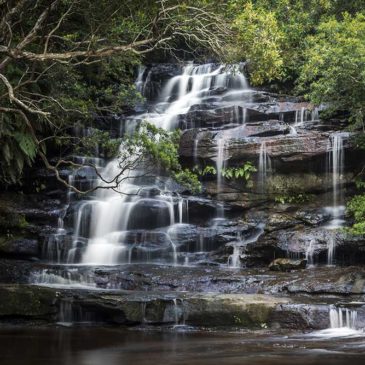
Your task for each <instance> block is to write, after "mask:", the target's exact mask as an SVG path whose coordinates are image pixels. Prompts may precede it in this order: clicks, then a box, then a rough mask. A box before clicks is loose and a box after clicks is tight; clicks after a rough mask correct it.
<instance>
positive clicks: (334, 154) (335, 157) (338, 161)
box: [325, 133, 348, 265]
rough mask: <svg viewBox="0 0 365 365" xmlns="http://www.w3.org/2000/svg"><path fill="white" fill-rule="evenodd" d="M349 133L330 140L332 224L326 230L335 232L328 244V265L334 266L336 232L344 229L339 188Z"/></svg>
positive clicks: (342, 203)
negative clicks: (344, 145) (344, 146)
mask: <svg viewBox="0 0 365 365" xmlns="http://www.w3.org/2000/svg"><path fill="white" fill-rule="evenodd" d="M347 137H348V134H347V133H335V134H333V135H332V136H331V138H330V145H329V153H328V174H329V176H330V178H331V179H332V206H328V207H326V208H325V210H326V211H327V212H328V213H329V214H330V215H331V220H330V222H329V223H328V224H327V225H326V227H325V228H326V229H328V230H333V231H334V232H333V233H332V234H331V235H330V237H329V240H328V242H327V264H328V265H333V261H334V254H335V250H336V232H335V230H337V229H339V228H341V227H343V225H344V223H345V221H344V214H345V206H344V197H343V189H342V188H341V187H340V186H339V185H340V184H341V183H342V180H343V172H344V165H345V151H344V148H343V140H344V138H347Z"/></svg>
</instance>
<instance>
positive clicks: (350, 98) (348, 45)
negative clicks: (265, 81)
mask: <svg viewBox="0 0 365 365" xmlns="http://www.w3.org/2000/svg"><path fill="white" fill-rule="evenodd" d="M306 43H307V46H306V52H305V53H306V59H305V62H304V64H303V66H302V68H301V73H300V77H299V80H298V84H299V91H300V92H304V93H305V95H306V97H307V98H309V99H310V100H312V101H313V102H314V103H316V104H320V103H326V105H327V107H328V110H330V111H331V110H332V111H336V110H342V111H349V112H350V114H351V117H350V120H351V121H352V122H353V123H354V124H355V126H362V128H364V125H363V123H364V118H365V16H364V15H362V14H357V15H356V16H351V15H349V14H344V17H343V20H337V19H336V18H334V17H333V18H331V19H328V20H326V21H324V22H322V23H321V24H320V25H319V26H318V29H317V34H315V35H313V36H309V37H308V38H307V41H306Z"/></svg>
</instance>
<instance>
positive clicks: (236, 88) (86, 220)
mask: <svg viewBox="0 0 365 365" xmlns="http://www.w3.org/2000/svg"><path fill="white" fill-rule="evenodd" d="M150 80H151V71H150V70H148V69H146V68H144V67H141V68H140V70H139V74H138V77H137V81H136V88H137V90H139V91H140V92H141V93H142V94H144V95H146V94H150V92H147V91H148V90H150V88H149V83H150ZM247 89H248V86H247V82H246V79H245V77H244V75H243V74H242V73H241V72H239V71H237V70H235V69H231V68H227V67H225V66H223V65H214V64H206V65H193V64H187V65H186V66H185V67H183V69H182V73H181V74H180V75H177V76H174V77H172V78H171V79H170V80H169V81H168V82H167V83H166V85H165V86H164V88H163V89H162V90H161V92H160V93H159V95H158V96H157V100H158V101H157V103H155V104H154V105H153V107H152V108H150V109H151V110H153V111H152V112H148V113H142V114H137V115H135V116H133V117H129V118H128V120H127V127H126V128H125V131H126V132H127V133H129V132H131V131H132V130H133V128H134V127H135V126H136V125H138V124H139V123H140V122H141V121H143V120H147V121H148V122H149V123H151V124H154V125H156V126H157V127H162V128H164V129H166V130H172V129H175V128H176V127H178V126H179V127H184V123H185V122H186V121H184V120H185V119H184V118H185V117H184V116H185V115H187V113H188V112H189V111H190V110H191V108H192V107H196V106H199V105H201V104H204V103H206V102H207V100H209V99H210V98H212V95H214V98H215V100H217V101H219V100H220V103H219V104H220V106H221V107H222V106H231V107H233V108H234V111H235V112H234V113H233V121H234V122H237V124H240V123H241V120H242V118H243V119H244V118H245V117H244V116H243V115H242V116H241V112H239V110H240V109H239V107H240V108H241V109H242V108H243V105H244V103H243V104H242V101H241V99H240V98H241V95H242V92H245V91H246V90H247ZM215 90H217V92H215ZM222 90H223V92H222ZM225 98H227V99H228V101H224V99H225ZM242 110H243V109H242ZM238 119H239V120H238ZM181 123H182V124H181ZM224 143H225V141H224V138H222V139H221V140H218V158H217V176H218V180H217V185H218V191H219V190H220V188H221V182H222V180H221V176H222V174H221V173H222V168H223V166H224ZM197 148H198V141H197V143H196V149H197ZM120 152H121V153H123V145H121V147H120ZM99 165H102V163H99ZM141 169H142V170H141ZM118 173H119V166H118V161H117V160H113V161H110V162H109V163H108V164H107V165H106V166H105V167H103V168H101V175H102V176H103V177H104V178H105V179H106V180H109V181H110V180H113V178H114V177H115V176H116V175H117V174H118ZM140 175H143V167H140V168H138V169H135V170H133V171H129V172H125V173H124V175H123V176H122V177H121V180H122V182H121V183H120V184H119V186H118V187H117V189H115V190H117V191H115V190H111V189H101V190H98V191H97V192H96V193H95V194H94V195H93V196H91V197H90V199H89V200H85V201H81V202H79V204H78V209H77V213H76V214H75V223H74V232H73V240H72V242H73V243H72V247H71V248H70V249H69V250H68V252H67V254H66V260H67V261H68V262H69V263H77V262H80V261H81V262H82V263H83V264H103V265H113V264H118V263H131V262H167V263H172V264H176V263H178V262H179V257H180V256H181V255H182V254H181V253H180V248H179V244H177V243H176V242H175V240H174V239H175V237H178V236H179V234H180V233H179V232H180V231H184V229H186V228H185V226H186V223H185V222H187V217H188V212H186V213H185V214H184V207H186V210H187V207H188V203H187V201H186V200H184V198H183V197H180V196H177V195H176V194H175V193H171V192H170V191H169V189H168V186H167V185H166V184H168V181H166V182H161V179H159V180H158V181H157V180H154V179H151V178H150V179H147V178H143V177H141V176H140ZM93 183H94V184H95V182H93ZM96 184H99V185H100V184H101V185H103V183H102V182H101V181H97V182H96ZM218 216H223V213H222V210H220V212H219V213H218ZM59 261H62V260H61V259H60V260H59ZM184 262H186V260H185V258H184V257H183V258H182V262H181V263H184Z"/></svg>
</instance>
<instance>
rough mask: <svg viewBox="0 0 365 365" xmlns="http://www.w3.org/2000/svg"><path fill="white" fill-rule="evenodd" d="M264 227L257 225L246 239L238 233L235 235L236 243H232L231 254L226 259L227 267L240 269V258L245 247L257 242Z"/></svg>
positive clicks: (261, 224) (260, 224)
mask: <svg viewBox="0 0 365 365" xmlns="http://www.w3.org/2000/svg"><path fill="white" fill-rule="evenodd" d="M264 228H265V225H264V224H263V223H259V224H258V225H257V227H256V228H255V230H254V232H252V233H251V234H250V235H249V236H248V237H246V238H243V237H242V235H241V234H240V233H238V235H237V242H233V243H232V244H231V247H232V248H233V253H232V254H231V255H229V257H228V266H229V267H231V268H239V267H241V258H242V256H243V255H244V251H245V249H246V246H247V245H248V244H250V243H254V242H257V240H258V239H259V237H260V236H261V235H262V234H263V233H264Z"/></svg>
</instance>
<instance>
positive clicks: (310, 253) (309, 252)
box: [305, 239, 314, 266]
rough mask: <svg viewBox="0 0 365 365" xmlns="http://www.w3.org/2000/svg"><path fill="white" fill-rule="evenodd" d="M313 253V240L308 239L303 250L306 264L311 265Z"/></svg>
mask: <svg viewBox="0 0 365 365" xmlns="http://www.w3.org/2000/svg"><path fill="white" fill-rule="evenodd" d="M313 254H314V240H313V239H312V240H310V241H309V245H308V247H307V249H306V251H305V259H306V260H307V263H308V266H311V265H313V263H314V262H313Z"/></svg>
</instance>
